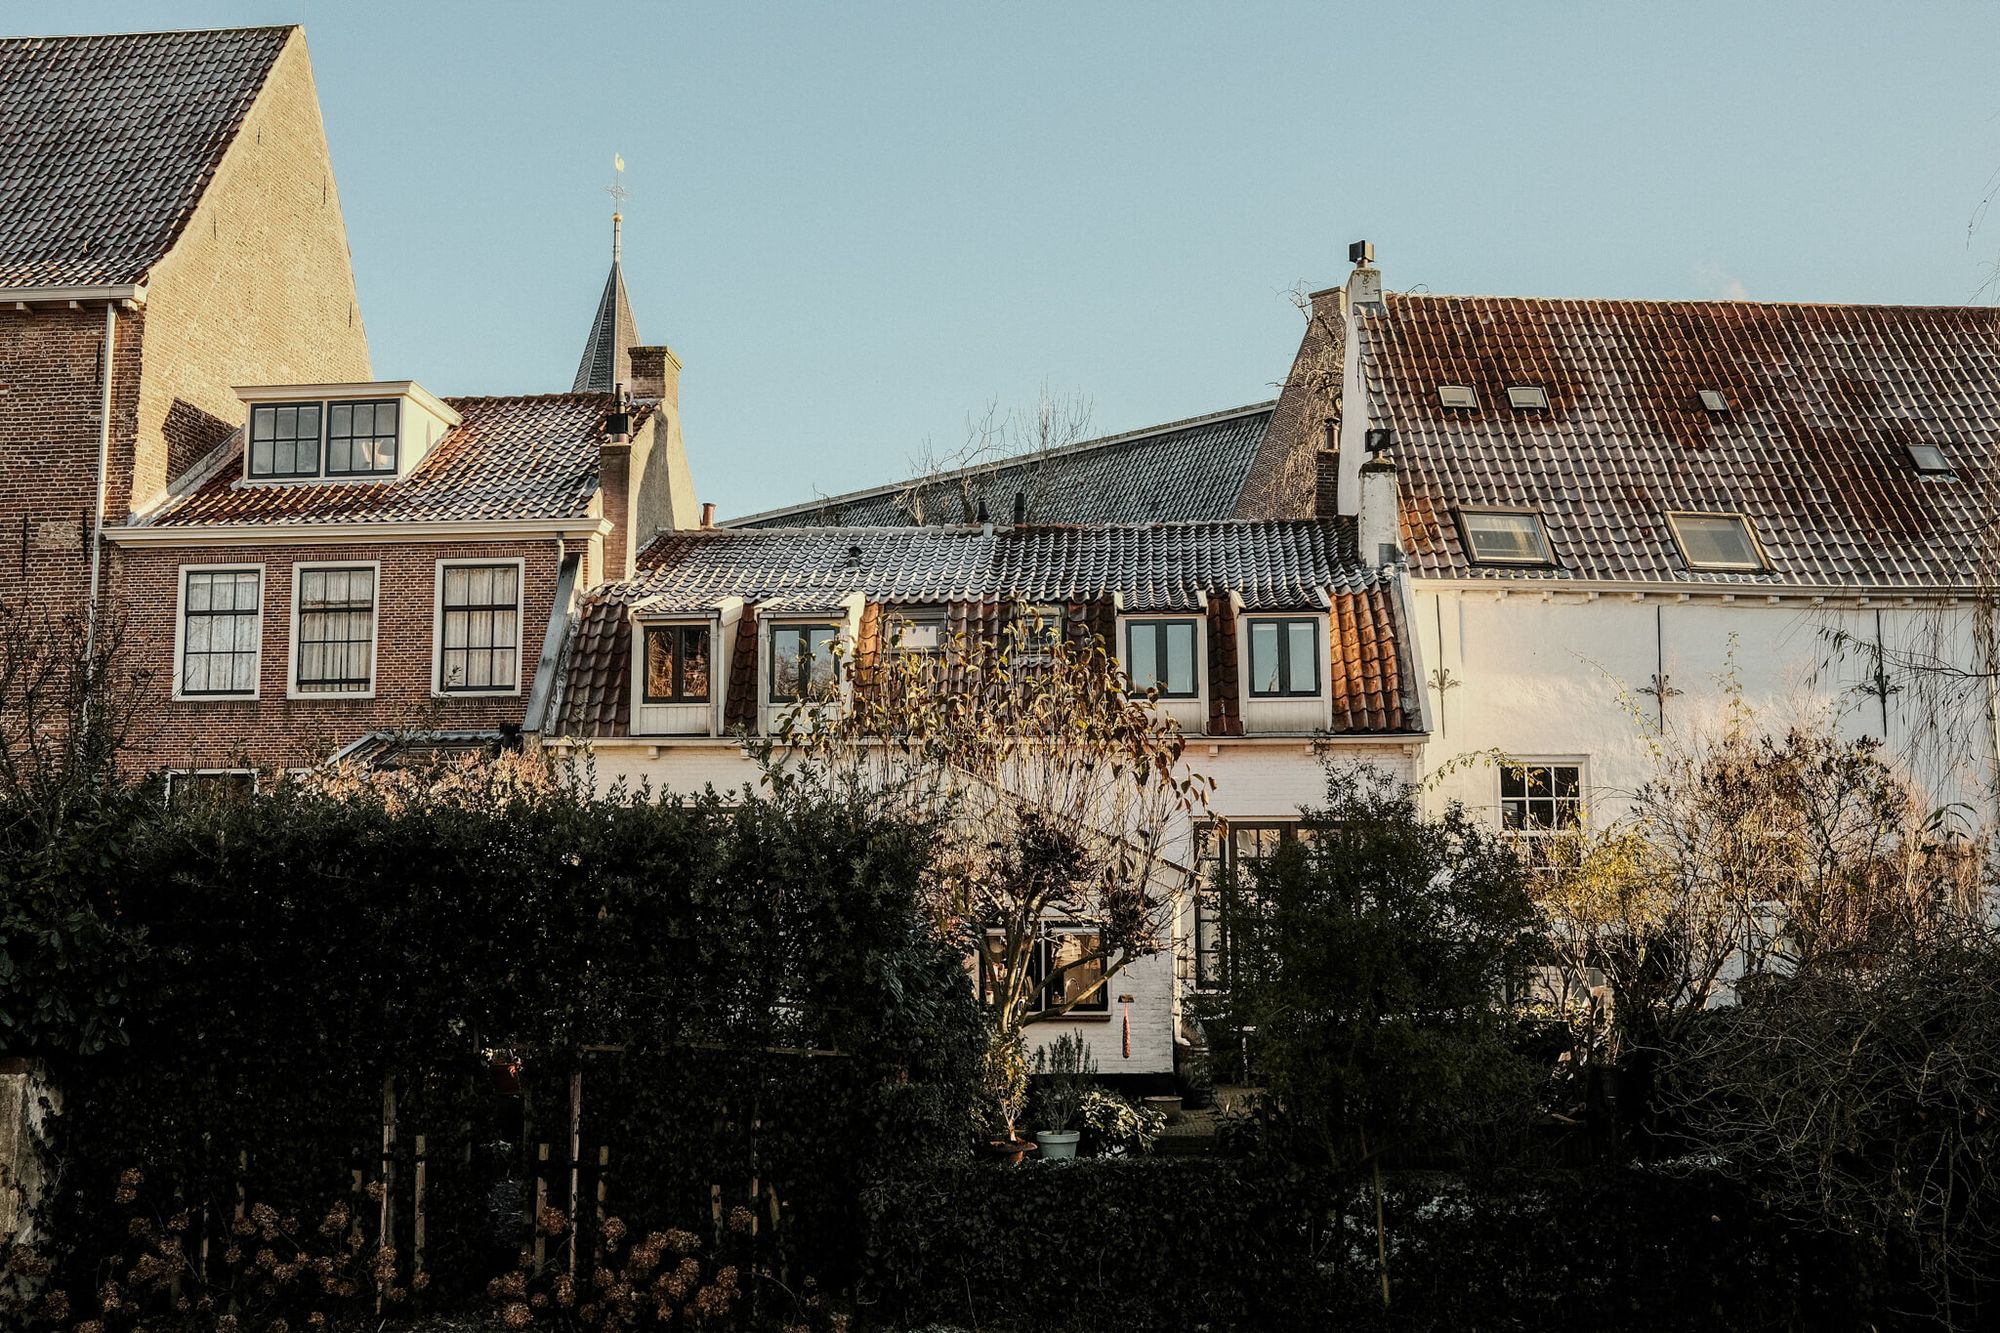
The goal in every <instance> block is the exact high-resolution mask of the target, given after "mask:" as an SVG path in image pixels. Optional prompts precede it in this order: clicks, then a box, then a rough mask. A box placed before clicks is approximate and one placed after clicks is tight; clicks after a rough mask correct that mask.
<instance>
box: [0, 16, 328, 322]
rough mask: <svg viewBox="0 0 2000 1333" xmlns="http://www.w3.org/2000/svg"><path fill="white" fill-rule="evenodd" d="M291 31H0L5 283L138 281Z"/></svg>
mask: <svg viewBox="0 0 2000 1333" xmlns="http://www.w3.org/2000/svg"><path fill="white" fill-rule="evenodd" d="M294 31H296V29H295V28H293V27H289V26H287V27H275V28H229V29H222V30H217V31H211V32H153V33H120V34H115V35H110V36H102V37H15V38H7V39H4V40H0V289H5V288H20V287H60V286H89V285H98V284H118V283H131V282H139V281H142V280H143V279H144V278H145V277H146V275H147V273H148V271H150V270H151V269H152V267H153V265H155V264H156V263H158V262H159V261H160V259H161V258H162V257H164V256H165V255H166V253H167V251H168V250H169V249H170V248H171V247H172V246H173V243H174V241H175V240H176V238H178V237H179V235H180V232H181V228H182V227H183V226H185V225H186V223H187V220H188V218H189V217H190V216H191V215H192V214H193V212H194V209H195V205H196V204H197V203H198V202H199V201H200V199H201V194H202V191H203V190H204V189H206V188H207V187H208V182H209V180H210V179H211V178H213V176H214V175H215V171H216V168H217V166H218V165H220V163H221V161H222V155H223V153H224V152H225V151H226V150H227V149H228V147H229V144H230V141H231V140H232V139H234V138H235V136H236V131H237V129H238V127H239V126H241V125H242V123H243V118H244V116H245V115H246V114H247V113H248V112H249V110H250V104H251V103H252V102H253V101H255V100H256V97H257V93H258V90H259V89H261V88H262V87H263V85H264V80H265V77H266V76H267V75H268V74H269V73H270V70H271V66H272V64H273V63H274V62H275V61H276V60H277V58H278V54H279V52H280V51H281V50H282V49H283V48H284V45H285V42H286V40H287V39H288V38H290V36H291V35H292V33H293V32H294Z"/></svg>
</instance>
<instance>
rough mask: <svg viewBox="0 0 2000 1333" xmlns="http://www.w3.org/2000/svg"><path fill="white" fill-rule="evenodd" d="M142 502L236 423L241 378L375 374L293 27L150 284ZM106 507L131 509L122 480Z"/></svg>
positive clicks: (305, 62) (306, 65) (297, 379)
mask: <svg viewBox="0 0 2000 1333" xmlns="http://www.w3.org/2000/svg"><path fill="white" fill-rule="evenodd" d="M146 327H147V330H148V332H149V334H150V335H151V336H149V337H148V338H147V339H146V344H145V348H144V352H143V358H144V360H143V368H142V375H141V380H140V385H139V423H138V435H137V441H136V447H134V448H133V450H132V454H131V458H130V469H131V471H130V477H131V483H130V497H131V503H132V505H133V507H136V508H141V509H143V508H145V507H146V506H147V505H148V504H149V503H151V502H152V501H153V500H155V499H157V498H158V497H159V495H160V494H161V493H162V491H163V490H164V489H165V487H166V485H167V484H168V483H169V482H170V481H172V480H173V479H174V478H175V477H177V476H178V475H180V474H181V473H182V472H184V471H185V470H186V469H187V468H188V467H189V465H191V464H193V463H195V462H197V461H198V460H199V459H200V458H201V457H202V456H203V455H204V454H206V453H208V452H209V450H211V449H212V448H214V446H215V445H216V444H218V443H220V442H221V440H222V439H223V438H224V437H225V436H227V435H228V434H229V432H230V431H232V430H234V429H235V428H236V427H237V425H238V424H239V418H240V417H241V415H242V412H243V407H242V404H241V403H239V402H238V401H237V400H236V397H235V395H234V394H233V393H231V392H230V389H231V387H232V386H233V385H237V384H294V383H310V382H316V381H327V380H333V381H344V380H366V379H368V378H370V377H371V374H372V372H371V369H370V365H369V359H368V339H367V335H366V333H365V332H364V331H363V329H362V324H361V312H360V308H359V305H358V303H357V301H356V298H355V292H354V272H353V267H352V264H351V262H350V258H349V254H348V248H347V227H346V224H345V223H344V222H343V221H342V219H341V213H340V195H339V192H338V191H337V190H336V189H335V188H334V179H333V166H332V163H331V161H330V160H329V158H328V154H327V146H326V133H325V129H324V127H323V125H322V123H321V120H320V111H319V95H318V93H317V91H316V90H315V88H314V85H313V75H312V64H311V61H310V60H309V59H308V57H307V54H306V45H305V34H304V32H303V31H301V30H296V29H295V30H294V31H293V33H292V36H291V39H290V40H289V41H288V42H287V43H286V44H285V49H284V51H283V52H282V53H281V54H280V55H279V57H278V59H277V61H276V63H275V64H274V65H273V66H272V69H271V74H270V77H269V79H268V80H267V81H266V83H265V85H264V88H263V91H262V92H260V93H259V94H258V96H257V100H256V102H255V103H254V104H253V105H252V106H251V108H250V113H249V115H248V116H246V117H245V118H244V122H243V127H242V129H241V130H240V131H239V132H238V134H237V136H236V139H235V142H233V143H232V144H231V145H230V147H229V150H228V152H227V153H225V154H224V155H223V159H222V164H221V166H220V167H219V168H218V170H217V171H216V175H215V179H214V181H213V182H211V183H210V185H209V187H208V189H207V190H206V191H205V192H204V193H203V195H202V199H201V203H200V205H199V206H198V207H197V208H196V209H195V212H194V216H193V217H192V218H190V219H189V221H188V225H187V229H186V230H185V231H184V232H182V234H181V237H180V240H179V241H178V242H176V243H175V245H174V248H173V250H172V251H171V252H170V253H169V254H168V255H167V257H166V258H165V259H164V260H162V261H161V263H160V264H159V265H158V267H157V268H155V269H154V271H153V275H152V279H151V284H150V287H149V289H148V292H147V303H146ZM111 512H112V514H113V515H116V516H122V515H123V514H124V513H125V512H126V491H125V488H123V487H119V488H118V489H117V491H116V493H115V494H114V496H113V498H112V504H111Z"/></svg>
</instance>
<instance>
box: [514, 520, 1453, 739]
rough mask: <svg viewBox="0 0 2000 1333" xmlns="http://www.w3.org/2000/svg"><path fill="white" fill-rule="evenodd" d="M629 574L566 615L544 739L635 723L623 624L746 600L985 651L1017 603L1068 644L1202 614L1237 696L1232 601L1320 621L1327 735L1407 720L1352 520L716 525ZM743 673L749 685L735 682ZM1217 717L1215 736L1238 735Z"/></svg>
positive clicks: (1396, 630) (732, 693)
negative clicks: (645, 615)
mask: <svg viewBox="0 0 2000 1333" xmlns="http://www.w3.org/2000/svg"><path fill="white" fill-rule="evenodd" d="M639 565H640V572H639V574H638V575H637V576H635V577H634V578H633V579H631V580H629V581H627V582H624V583H619V584H612V585H609V586H607V587H604V588H601V589H599V590H598V591H597V592H595V593H593V594H592V595H591V596H590V597H589V598H588V599H586V600H585V602H584V605H583V607H582V608H581V609H580V611H579V613H578V617H577V625H576V629H575V630H574V632H573V634H572V638H571V641H570V646H569V649H568V653H567V660H566V665H565V669H564V679H565V682H566V684H565V689H564V693H563V698H562V700H561V704H560V708H559V710H558V713H557V721H556V722H555V723H554V724H553V727H552V729H553V730H556V731H559V732H560V733H562V734H568V735H577V736H605V735H618V734H623V733H624V732H625V731H626V730H627V729H628V727H629V725H630V718H629V712H630V705H629V699H628V696H629V693H630V669H629V663H630V658H631V646H632V641H631V632H630V615H631V613H632V612H633V610H634V609H639V610H643V611H648V612H653V613H664V614H673V613H683V612H684V613H696V612H706V611H708V610H709V609H711V608H712V607H714V606H715V605H716V604H717V603H718V602H719V601H721V600H722V599H724V598H742V599H743V600H744V602H745V603H746V612H745V621H746V622H748V621H750V619H751V617H752V616H754V614H755V613H756V612H757V611H765V612H768V611H770V610H772V609H773V608H774V607H779V606H785V607H791V608H794V609H798V608H806V607H822V608H831V607H834V606H836V605H838V604H840V603H841V601H842V600H843V599H846V598H851V597H852V596H854V595H855V594H857V593H858V594H860V595H861V596H862V597H863V598H864V600H865V603H867V604H871V605H872V604H880V603H903V604H914V605H926V606H941V607H944V608H945V609H946V611H947V616H948V621H949V628H950V630H951V632H952V633H953V634H954V635H963V636H965V637H967V638H974V639H990V638H993V637H995V636H997V635H998V634H999V633H1000V632H1001V630H1002V628H1003V627H1004V625H1005V622H1006V620H1007V617H1008V615H1009V608H1010V607H1011V606H1012V605H1013V604H1016V603H1019V602H1042V603H1052V604H1060V605H1063V606H1064V607H1065V612H1066V619H1067V620H1068V621H1069V623H1070V624H1071V626H1072V627H1073V629H1074V630H1075V632H1077V633H1079V634H1084V633H1088V634H1096V635H1108V634H1109V633H1111V632H1112V631H1113V629H1114V627H1115V625H1114V621H1113V614H1114V612H1113V603H1112V598H1113V596H1114V595H1115V596H1117V597H1118V599H1119V602H1120V604H1122V605H1123V607H1124V608H1125V609H1126V610H1128V611H1185V612H1189V613H1199V612H1200V611H1201V609H1202V608H1203V607H1204V606H1206V608H1207V614H1208V617H1209V622H1210V626H1211V633H1210V645H1211V656H1210V663H1209V672H1210V678H1211V680H1213V681H1215V682H1216V683H1217V690H1218V691H1228V690H1234V689H1235V688H1236V683H1237V676H1238V673H1237V671H1236V668H1235V654H1234V652H1233V650H1232V645H1233V643H1234V636H1233V633H1231V631H1230V628H1229V626H1228V625H1227V624H1226V623H1225V624H1224V625H1223V627H1222V628H1220V629H1218V628H1217V622H1218V620H1220V621H1222V622H1227V621H1228V619H1229V618H1228V616H1227V615H1226V614H1225V612H1224V610H1223V608H1226V607H1227V605H1228V602H1229V594H1231V593H1232V592H1233V593H1235V594H1237V595H1238V596H1240V597H1241V599H1242V601H1243V604H1244V606H1245V608H1246V609H1248V610H1253V611H1255V610H1307V609H1310V610H1330V612H1331V617H1332V625H1333V633H1332V634H1331V635H1330V639H1329V651H1330V654H1331V663H1332V682H1333V699H1334V724H1335V730H1337V731H1346V732H1360V733H1365V732H1398V731H1403V730H1405V729H1406V724H1407V722H1408V720H1409V719H1411V718H1413V717H1414V715H1415V714H1414V707H1413V705H1411V703H1410V702H1409V701H1410V700H1411V699H1412V698H1413V695H1412V691H1413V689H1414V686H1413V684H1412V682H1411V680H1410V679H1409V677H1410V675H1411V673H1410V671H1409V670H1408V668H1407V663H1408V661H1409V658H1408V655H1407V654H1405V653H1404V652H1403V651H1402V648H1401V643H1402V641H1403V635H1404V627H1403V626H1402V624H1401V618H1400V616H1399V614H1398V612H1397V599H1396V594H1395V589H1394V586H1393V584H1392V583H1391V581H1390V580H1389V578H1388V576H1386V575H1384V574H1382V573H1381V572H1379V571H1376V570H1370V569H1366V568H1363V567H1361V566H1360V565H1359V564H1358V563H1357V561H1356V559H1355V556H1354V548H1353V529H1352V525H1351V524H1348V523H1342V522H1337V521H1318V520H1304V521H1293V522H1268V523H1259V522H1213V523H1184V524H1173V523H1167V524H1138V525H1129V526H1101V527H1023V528H1013V529H1008V528H999V529H994V530H992V531H985V530H982V529H979V528H810V529H798V530H791V531H764V530H756V529H734V530H732V529H718V530H709V531H701V532H688V533H674V534H669V535H667V536H664V537H661V538H659V539H658V540H656V541H654V542H653V543H652V544H651V545H650V546H648V547H647V548H646V549H645V550H644V551H643V552H641V553H640V556H639ZM756 641H757V640H756V631H755V627H754V624H752V625H751V627H750V628H749V629H747V630H745V629H741V628H739V640H738V649H737V651H736V653H735V654H734V656H733V659H732V667H731V680H730V685H729V692H728V694H727V695H726V696H725V697H726V699H727V701H728V707H727V720H728V723H729V725H731V726H738V725H750V724H754V722H755V718H756V709H755V704H756V700H755V693H754V687H755V679H756V678H755V648H756ZM738 676H741V677H743V679H741V680H738V679H737V677H738ZM1240 728H1241V719H1240V712H1239V711H1238V710H1237V709H1235V708H1233V707H1231V706H1229V705H1227V704H1222V705H1220V706H1219V707H1218V708H1217V709H1216V710H1215V714H1214V716H1213V717H1212V718H1211V730H1212V731H1214V732H1216V733H1217V734H1232V733H1233V732H1235V731H1238V730H1240Z"/></svg>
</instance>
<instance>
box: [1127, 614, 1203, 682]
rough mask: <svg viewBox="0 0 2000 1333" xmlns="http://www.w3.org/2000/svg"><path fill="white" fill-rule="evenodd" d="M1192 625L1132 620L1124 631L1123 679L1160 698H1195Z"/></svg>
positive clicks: (1187, 621) (1190, 622)
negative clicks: (1153, 692) (1124, 677)
mask: <svg viewBox="0 0 2000 1333" xmlns="http://www.w3.org/2000/svg"><path fill="white" fill-rule="evenodd" d="M1194 644H1195V633H1194V622H1193V621H1192V620H1135V621H1133V622H1132V623H1131V624H1130V625H1128V626H1126V628H1125V676H1126V679H1128V680H1129V681H1131V683H1132V688H1133V689H1134V690H1155V691H1157V692H1158V695H1159V697H1160V698H1162V699H1192V698H1194V697H1195V694H1196V692H1197V691H1196V688H1195V661H1194Z"/></svg>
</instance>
